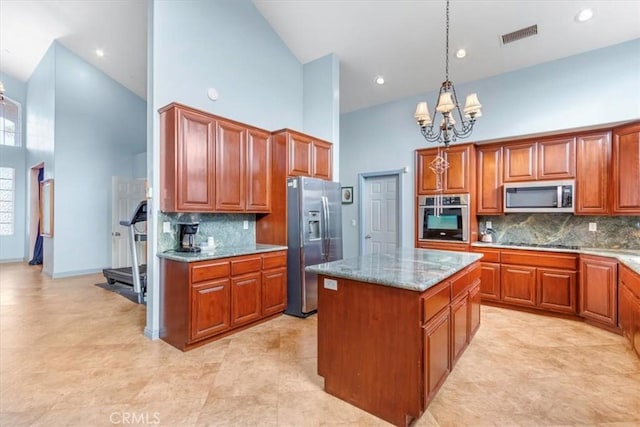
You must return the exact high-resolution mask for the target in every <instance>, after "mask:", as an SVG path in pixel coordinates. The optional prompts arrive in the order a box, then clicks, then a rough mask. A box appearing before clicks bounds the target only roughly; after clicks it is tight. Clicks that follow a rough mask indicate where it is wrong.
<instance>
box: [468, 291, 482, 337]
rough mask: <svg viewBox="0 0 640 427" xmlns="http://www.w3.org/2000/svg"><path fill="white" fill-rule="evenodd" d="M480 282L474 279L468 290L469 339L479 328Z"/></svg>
mask: <svg viewBox="0 0 640 427" xmlns="http://www.w3.org/2000/svg"><path fill="white" fill-rule="evenodd" d="M480 286H481V285H480V282H479V281H476V282H475V283H473V284H472V285H471V289H470V290H469V341H471V338H472V337H473V336H474V335H475V334H476V332H478V329H479V328H480V306H481V301H482V295H481V291H480Z"/></svg>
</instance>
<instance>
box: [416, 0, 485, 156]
mask: <svg viewBox="0 0 640 427" xmlns="http://www.w3.org/2000/svg"><path fill="white" fill-rule="evenodd" d="M446 30H447V39H446V47H445V56H444V60H445V81H444V82H442V85H441V86H440V93H439V94H438V104H437V105H436V109H435V111H434V113H433V116H431V115H430V114H429V106H428V105H427V103H426V102H420V103H418V106H417V108H416V113H415V116H414V117H415V118H416V120H417V121H418V125H419V126H420V131H421V132H422V136H424V139H426V140H427V141H429V142H438V143H443V144H444V146H445V147H447V148H448V147H449V144H450V143H451V142H452V141H456V140H457V139H458V138H466V137H468V136H469V135H471V131H472V130H473V125H474V123H475V122H476V119H477V118H478V117H480V116H482V113H481V111H480V108H482V105H481V104H480V102H479V101H478V95H477V94H475V93H472V94H471V95H469V96H467V101H466V103H465V107H464V110H463V111H462V112H461V111H460V104H459V103H458V97H457V95H456V89H455V87H454V86H453V83H452V82H451V81H450V80H449V0H447V26H446ZM463 112H464V116H463ZM436 113H440V114H442V122H441V123H440V126H438V127H436V128H435V129H434V121H435V120H436ZM454 116H455V117H454ZM456 118H457V121H458V122H459V123H460V125H459V127H456Z"/></svg>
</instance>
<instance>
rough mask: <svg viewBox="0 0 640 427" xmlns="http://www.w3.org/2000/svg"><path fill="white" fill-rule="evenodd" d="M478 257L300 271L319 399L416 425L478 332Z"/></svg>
mask: <svg viewBox="0 0 640 427" xmlns="http://www.w3.org/2000/svg"><path fill="white" fill-rule="evenodd" d="M481 257H482V255H481V254H474V253H463V252H449V251H436V250H425V249H398V250H396V251H393V252H386V253H382V254H373V255H366V256H361V257H357V258H351V259H345V260H341V261H334V262H330V263H325V264H319V265H315V266H311V267H307V270H308V271H312V272H315V273H318V374H319V375H320V376H322V377H324V381H325V383H324V389H325V391H326V392H327V393H329V394H332V395H334V396H336V397H338V398H340V399H343V400H345V401H347V402H349V403H351V404H353V405H355V406H357V407H359V408H361V409H363V410H365V411H367V412H369V413H371V414H374V415H376V416H378V417H380V418H382V419H384V420H386V421H389V422H391V423H393V424H395V425H401V426H405V425H409V424H410V423H412V422H413V421H414V420H416V419H418V418H419V417H420V416H421V415H422V413H423V412H424V410H425V409H426V407H427V405H428V404H429V402H430V401H431V400H432V399H433V397H434V396H435V394H436V392H437V391H438V390H439V389H440V387H441V386H442V384H443V383H444V381H445V380H446V378H447V376H448V375H449V373H450V372H451V369H452V367H453V366H454V364H455V362H456V361H457V360H458V358H459V357H460V356H461V354H462V352H463V351H464V349H465V348H466V347H467V345H468V344H469V342H470V340H471V337H472V336H473V335H474V334H475V332H476V331H477V329H478V327H479V326H480V294H479V290H480V269H479V268H478V267H479V263H478V260H479V259H480V258H481Z"/></svg>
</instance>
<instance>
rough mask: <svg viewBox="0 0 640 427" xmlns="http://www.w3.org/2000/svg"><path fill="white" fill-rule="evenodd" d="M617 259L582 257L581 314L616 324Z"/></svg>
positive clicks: (608, 323)
mask: <svg viewBox="0 0 640 427" xmlns="http://www.w3.org/2000/svg"><path fill="white" fill-rule="evenodd" d="M617 267H618V264H617V263H616V262H615V261H611V260H608V259H606V258H600V257H592V256H586V255H583V256H581V257H580V315H581V316H583V317H586V318H588V319H593V320H597V321H599V322H602V323H605V324H607V325H611V326H615V325H616V324H617V321H618V307H617V306H618V299H617V298H616V284H617V283H616V282H617Z"/></svg>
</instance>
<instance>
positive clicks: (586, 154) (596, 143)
mask: <svg viewBox="0 0 640 427" xmlns="http://www.w3.org/2000/svg"><path fill="white" fill-rule="evenodd" d="M610 159H611V134H610V132H599V133H594V134H589V135H581V136H578V138H577V142H576V194H575V200H576V203H575V209H576V210H575V213H576V215H605V214H607V213H609V172H610V168H609V163H610Z"/></svg>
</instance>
